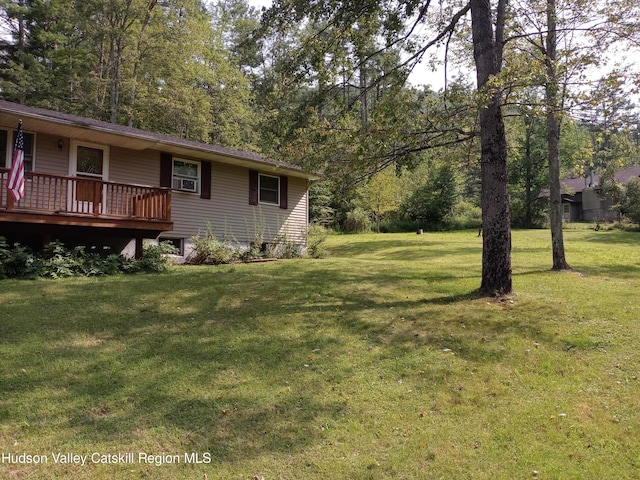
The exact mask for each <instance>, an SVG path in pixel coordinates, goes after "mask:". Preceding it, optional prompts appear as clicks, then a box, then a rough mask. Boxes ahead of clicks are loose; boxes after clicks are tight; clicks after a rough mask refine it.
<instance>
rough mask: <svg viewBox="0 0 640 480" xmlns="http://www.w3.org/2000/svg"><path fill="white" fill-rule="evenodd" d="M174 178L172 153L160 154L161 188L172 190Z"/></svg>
mask: <svg viewBox="0 0 640 480" xmlns="http://www.w3.org/2000/svg"><path fill="white" fill-rule="evenodd" d="M172 176H173V157H172V156H171V154H170V153H161V154H160V186H161V187H167V188H171V183H172V182H171V177H172Z"/></svg>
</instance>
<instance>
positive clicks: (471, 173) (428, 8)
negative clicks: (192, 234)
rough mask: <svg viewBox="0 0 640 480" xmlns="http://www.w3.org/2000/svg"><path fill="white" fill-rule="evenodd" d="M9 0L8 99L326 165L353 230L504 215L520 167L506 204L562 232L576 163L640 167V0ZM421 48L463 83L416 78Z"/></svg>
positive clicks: (336, 209) (578, 170)
mask: <svg viewBox="0 0 640 480" xmlns="http://www.w3.org/2000/svg"><path fill="white" fill-rule="evenodd" d="M0 8H1V19H0V22H2V24H1V25H0V28H1V29H2V30H1V31H2V39H1V42H2V43H1V44H0V52H1V57H0V95H1V96H2V98H4V99H6V100H10V101H15V102H20V103H25V104H28V105H33V106H39V107H44V108H49V109H55V110H60V111H63V112H67V113H73V114H78V115H83V116H87V117H92V118H97V119H102V120H106V121H110V122H115V123H121V124H126V125H130V126H134V127H138V128H142V129H147V130H151V131H156V132H162V133H166V134H170V135H176V136H181V137H186V138H190V139H194V140H199V141H204V142H211V143H215V144H219V145H222V146H226V147H232V148H238V149H243V150H249V151H254V152H258V153H261V154H263V155H265V156H270V157H273V158H275V159H278V160H282V161H287V162H290V163H294V164H298V165H301V166H303V167H304V168H306V169H309V170H311V171H314V172H318V173H320V174H322V178H323V179H322V181H319V182H316V183H315V184H314V185H313V186H312V189H311V200H310V216H311V218H310V220H311V221H312V222H315V223H318V224H321V225H323V226H326V227H330V228H334V229H340V230H343V231H359V230H367V229H375V230H378V231H402V230H413V229H415V228H417V227H420V228H425V229H445V228H470V227H474V228H478V227H480V226H481V225H482V223H483V221H484V228H485V232H486V231H487V227H488V225H489V223H490V221H491V218H490V217H486V215H487V212H489V211H490V210H491V209H490V208H489V207H490V206H494V205H493V201H492V200H491V198H493V197H491V195H494V193H491V192H492V190H491V189H489V188H487V187H488V186H489V185H491V184H495V185H498V187H500V188H501V185H503V184H504V186H505V187H506V188H505V191H506V190H508V196H507V195H502V196H503V197H504V200H496V203H498V204H499V203H500V202H503V201H504V202H508V205H504V206H502V207H501V210H500V211H496V214H495V215H494V218H498V219H499V222H501V223H502V224H503V226H504V223H505V222H506V223H507V227H509V226H522V227H532V226H539V225H543V224H545V223H546V222H548V221H551V226H552V230H553V225H554V218H555V220H558V217H557V215H556V216H555V217H554V212H557V211H558V209H559V208H560V206H559V198H560V197H559V195H560V193H559V178H560V177H568V176H585V175H589V174H591V173H592V172H594V171H595V172H597V173H598V174H599V175H600V176H601V177H603V178H605V179H607V178H608V179H611V178H612V173H613V172H614V171H616V170H618V169H620V168H622V167H625V166H630V165H638V164H640V136H639V131H638V130H639V126H640V118H639V111H638V108H637V105H636V104H635V99H637V95H638V88H639V85H640V83H639V80H638V65H637V64H634V61H633V59H634V58H636V59H637V58H638V56H637V48H638V46H639V45H640V27H639V25H638V18H640V16H639V14H638V13H639V12H638V10H639V8H640V7H638V5H637V4H636V2H633V1H630V0H626V1H624V0H619V1H611V2H597V1H595V0H580V1H579V2H578V1H568V0H567V1H564V2H563V1H557V0H513V1H511V2H507V1H506V0H498V1H497V2H496V4H495V5H492V2H490V1H485V2H482V1H480V0H471V1H470V2H468V3H467V2H465V1H464V0H463V1H462V2H459V1H456V0H454V1H451V2H440V3H438V5H431V4H430V2H429V1H423V2H419V1H417V0H389V1H385V2H378V1H375V0H364V1H354V0H350V1H348V0H347V1H337V0H308V1H305V0H276V1H275V2H274V4H273V6H272V7H271V8H269V9H261V10H258V9H256V8H255V7H252V6H251V5H250V4H249V3H248V2H247V1H246V0H219V1H215V2H206V1H203V0H108V1H103V0H82V1H80V0H0ZM488 51H489V52H490V53H491V55H490V56H489V57H487V55H486V53H487V52H488ZM634 54H635V57H634ZM636 62H637V60H636ZM419 63H421V64H422V65H431V66H432V68H433V70H434V71H435V72H439V73H438V75H442V77H443V78H446V84H445V87H444V88H440V89H438V90H437V91H436V90H434V89H432V88H431V87H430V86H429V85H423V83H426V81H424V82H423V79H421V78H419V77H417V75H416V73H415V72H414V73H413V75H412V72H413V71H414V69H415V67H416V65H417V64H419ZM474 71H475V75H474V73H473V72H474ZM452 72H453V73H452ZM425 80H426V79H425ZM492 128H495V129H494V130H491V131H490V129H492ZM498 137H500V138H502V137H504V140H503V141H502V143H500V142H498V143H496V139H497V138H498ZM492 145H493V146H496V148H497V149H496V150H495V151H494V150H491V149H490V148H489V147H490V146H492ZM496 158H497V159H498V161H497V163H496V165H495V167H496V168H495V169H494V168H493V166H492V162H493V161H494V160H492V159H496ZM490 167H491V168H490ZM613 187H614V186H612V188H613ZM500 188H498V190H496V191H499V190H500ZM483 191H484V192H485V196H486V198H484V199H483V194H482V192H483ZM549 192H550V194H549ZM543 193H544V194H543ZM554 195H556V197H554ZM549 197H550V198H551V203H549ZM496 198H497V197H496ZM554 198H555V199H556V200H554ZM554 201H555V202H556V204H555V205H554ZM549 205H551V208H549ZM483 213H484V214H485V216H484V217H483ZM500 228H502V227H500ZM498 230H499V228H498ZM498 230H495V231H496V232H497V233H496V236H497V237H499V236H502V237H504V235H505V233H504V229H503V230H502V231H498ZM490 238H491V232H489V241H490ZM557 241H559V243H558V252H559V256H558V263H557V264H556V257H555V252H556V243H554V267H555V266H558V267H559V268H562V266H563V260H562V252H561V251H560V249H561V242H562V238H561V237H560V238H559V239H558V238H557V237H554V242H557ZM485 248H487V244H485ZM489 248H490V249H492V248H494V247H492V246H491V245H489ZM508 248H509V246H507V247H505V250H504V254H505V255H508V253H509V252H508ZM506 268H507V269H508V268H509V267H508V265H506ZM499 289H500V288H499ZM504 290H509V287H508V286H507V287H506V288H505V289H504Z"/></svg>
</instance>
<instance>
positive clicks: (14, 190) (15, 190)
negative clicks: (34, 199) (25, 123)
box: [7, 120, 24, 202]
mask: <svg viewBox="0 0 640 480" xmlns="http://www.w3.org/2000/svg"><path fill="white" fill-rule="evenodd" d="M7 186H8V187H9V190H10V191H11V195H13V200H14V201H16V202H18V201H20V199H21V198H22V197H24V134H23V133H22V120H21V121H20V122H19V123H18V134H17V135H16V148H15V149H14V151H13V161H12V162H11V169H10V170H9V182H8V183H7Z"/></svg>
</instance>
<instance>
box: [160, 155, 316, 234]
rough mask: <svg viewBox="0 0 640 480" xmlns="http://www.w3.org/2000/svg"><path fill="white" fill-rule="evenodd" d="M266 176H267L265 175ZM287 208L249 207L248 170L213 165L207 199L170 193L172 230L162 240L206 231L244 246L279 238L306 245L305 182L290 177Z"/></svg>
mask: <svg viewBox="0 0 640 480" xmlns="http://www.w3.org/2000/svg"><path fill="white" fill-rule="evenodd" d="M265 173H267V174H268V173H270V172H265ZM288 194H289V195H288V208H287V209H286V210H283V209H281V208H280V207H279V206H277V205H264V204H261V205H258V206H252V205H249V169H246V168H240V167H235V166H232V165H224V164H221V163H216V162H214V163H213V165H212V168H211V199H210V200H205V199H202V198H200V196H199V195H198V194H193V193H185V192H174V193H173V197H172V202H173V218H174V229H173V231H172V232H167V233H166V235H164V236H166V237H172V238H190V237H192V236H193V235H196V234H198V233H204V232H206V230H207V228H210V229H211V230H212V231H213V234H214V235H215V236H216V237H217V238H219V239H221V240H222V239H229V240H235V241H237V242H240V243H243V244H248V243H250V242H253V241H257V240H258V241H259V240H262V241H264V242H271V241H273V240H274V239H275V238H276V237H278V236H279V235H280V236H282V235H285V236H286V237H287V238H288V239H290V240H293V241H296V242H298V243H302V244H304V243H306V231H307V213H306V212H307V181H306V179H301V178H295V177H290V178H289V189H288Z"/></svg>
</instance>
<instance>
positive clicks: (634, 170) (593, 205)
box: [544, 166, 640, 222]
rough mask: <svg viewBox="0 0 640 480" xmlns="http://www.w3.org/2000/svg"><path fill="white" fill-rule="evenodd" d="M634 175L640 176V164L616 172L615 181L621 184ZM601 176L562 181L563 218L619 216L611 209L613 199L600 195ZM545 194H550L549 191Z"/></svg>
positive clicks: (604, 219) (591, 219)
mask: <svg viewBox="0 0 640 480" xmlns="http://www.w3.org/2000/svg"><path fill="white" fill-rule="evenodd" d="M634 177H640V166H637V167H630V168H625V169H623V170H619V171H618V172H616V173H615V176H614V178H615V181H616V182H617V183H620V184H621V185H626V184H627V182H628V181H629V180H630V179H631V178H634ZM600 187H601V185H600V177H599V176H598V175H595V174H593V173H592V174H590V175H587V176H585V177H579V178H569V179H566V180H563V181H562V207H563V218H564V220H565V221H567V222H577V221H588V222H591V221H613V220H616V219H617V217H616V215H615V213H614V212H612V211H611V207H613V200H612V199H610V198H601V197H600V195H599V189H600ZM544 196H549V193H548V191H546V192H545V193H544Z"/></svg>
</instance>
